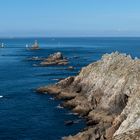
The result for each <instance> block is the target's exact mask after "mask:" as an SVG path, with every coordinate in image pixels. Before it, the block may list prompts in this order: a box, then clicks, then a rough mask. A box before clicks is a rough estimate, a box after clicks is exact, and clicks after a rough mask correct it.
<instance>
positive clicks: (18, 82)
mask: <svg viewBox="0 0 140 140" xmlns="http://www.w3.org/2000/svg"><path fill="white" fill-rule="evenodd" d="M35 39H37V40H38V42H39V44H40V47H41V50H36V51H27V50H26V49H25V45H26V44H29V45H30V44H32V43H33V42H34V40H35ZM2 42H3V43H4V44H5V48H0V140H58V139H60V138H61V137H62V136H67V135H69V134H76V133H77V132H79V131H80V130H81V129H83V128H84V127H85V121H84V120H83V119H81V118H79V117H78V116H75V115H73V114H71V113H70V111H69V110H67V109H60V108H57V106H58V105H59V104H60V103H61V101H58V100H53V98H52V97H51V96H49V95H42V94H37V93H36V92H35V89H36V88H37V87H40V86H44V85H48V84H53V83H56V82H57V79H60V78H65V77H68V76H72V75H77V74H78V72H79V71H80V69H81V68H82V67H83V66H86V65H88V64H89V63H91V62H94V61H96V60H99V59H100V58H101V56H102V55H103V54H104V53H111V52H112V51H119V52H121V53H127V54H131V56H132V57H133V58H134V57H138V58H140V38H19V39H18V38H11V39H0V43H2ZM57 51H61V52H62V53H63V54H64V56H66V57H68V59H69V66H74V67H75V69H74V70H73V71H68V70H65V68H66V67H67V66H49V67H35V66H34V65H36V64H38V63H39V62H35V61H27V60H26V59H27V58H29V57H32V56H41V57H47V56H48V55H49V54H51V53H54V52H57ZM67 120H80V123H78V124H74V125H71V126H65V125H64V122H65V121H67Z"/></svg>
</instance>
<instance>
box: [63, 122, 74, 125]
mask: <svg viewBox="0 0 140 140" xmlns="http://www.w3.org/2000/svg"><path fill="white" fill-rule="evenodd" d="M64 124H65V125H72V124H74V121H65V122H64Z"/></svg>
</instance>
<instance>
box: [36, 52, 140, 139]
mask: <svg viewBox="0 0 140 140" xmlns="http://www.w3.org/2000/svg"><path fill="white" fill-rule="evenodd" d="M37 92H39V93H43V94H50V95H53V96H55V97H56V98H58V99H61V100H63V104H62V105H63V106H64V107H68V108H69V109H71V110H72V111H73V112H75V113H77V114H79V115H80V116H83V117H85V118H86V120H87V127H86V128H85V129H84V130H83V131H81V132H79V133H78V134H76V135H74V136H68V137H64V138H63V139H64V140H106V139H107V140H139V139H140V60H139V59H132V58H131V56H130V55H125V54H119V53H118V52H115V53H112V54H105V55H103V57H102V58H101V60H99V61H97V62H94V63H92V64H90V65H88V66H87V67H84V68H82V70H81V72H80V73H79V75H77V76H75V77H68V78H66V79H64V80H61V81H60V82H58V83H57V84H55V85H50V86H46V87H40V88H38V89H37Z"/></svg>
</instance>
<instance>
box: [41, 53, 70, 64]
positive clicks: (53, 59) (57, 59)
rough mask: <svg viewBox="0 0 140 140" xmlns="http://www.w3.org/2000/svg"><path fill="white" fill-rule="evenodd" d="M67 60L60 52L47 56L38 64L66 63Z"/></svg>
mask: <svg viewBox="0 0 140 140" xmlns="http://www.w3.org/2000/svg"><path fill="white" fill-rule="evenodd" d="M67 64H68V60H67V59H65V58H64V57H63V55H62V53H61V52H57V53H54V54H51V55H50V56H49V57H48V58H46V59H44V60H43V61H42V62H41V63H40V65H41V66H49V65H67Z"/></svg>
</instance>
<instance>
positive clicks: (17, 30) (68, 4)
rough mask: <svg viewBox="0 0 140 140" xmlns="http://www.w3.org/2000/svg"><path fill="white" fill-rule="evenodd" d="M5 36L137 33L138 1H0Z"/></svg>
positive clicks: (0, 34)
mask: <svg viewBox="0 0 140 140" xmlns="http://www.w3.org/2000/svg"><path fill="white" fill-rule="evenodd" d="M5 36H7V37H13V36H17V37H22V36H23V37H25V36H44V37H52V36H53V37H55V36H63V37H65V36H66V37H67V36H140V0H0V37H5Z"/></svg>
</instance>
